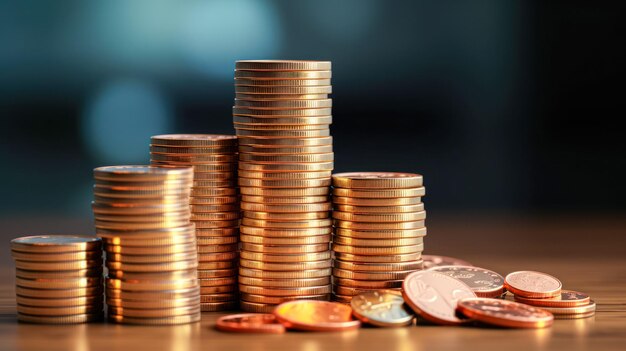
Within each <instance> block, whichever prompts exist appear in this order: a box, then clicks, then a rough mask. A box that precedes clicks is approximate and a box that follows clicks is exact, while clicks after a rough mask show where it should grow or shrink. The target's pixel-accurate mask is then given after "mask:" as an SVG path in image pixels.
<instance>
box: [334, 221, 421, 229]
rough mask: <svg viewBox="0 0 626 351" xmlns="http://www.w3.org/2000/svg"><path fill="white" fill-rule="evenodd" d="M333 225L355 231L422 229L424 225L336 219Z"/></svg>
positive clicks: (418, 222)
mask: <svg viewBox="0 0 626 351" xmlns="http://www.w3.org/2000/svg"><path fill="white" fill-rule="evenodd" d="M333 225H334V226H335V227H338V228H347V229H355V230H387V229H390V230H395V229H419V228H424V226H425V225H426V223H425V222H424V221H412V222H386V223H373V222H349V221H341V220H338V219H335V220H333Z"/></svg>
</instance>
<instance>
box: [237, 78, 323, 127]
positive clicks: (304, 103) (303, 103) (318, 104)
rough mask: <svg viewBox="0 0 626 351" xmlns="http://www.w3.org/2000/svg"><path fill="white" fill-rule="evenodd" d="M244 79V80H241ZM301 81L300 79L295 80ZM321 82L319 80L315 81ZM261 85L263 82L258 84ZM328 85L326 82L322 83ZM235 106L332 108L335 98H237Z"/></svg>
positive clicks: (254, 107)
mask: <svg viewBox="0 0 626 351" xmlns="http://www.w3.org/2000/svg"><path fill="white" fill-rule="evenodd" d="M241 81H243V80H241ZM294 82H297V83H300V82H299V81H294ZM313 82H314V83H315V82H319V81H313ZM257 85H261V84H257ZM321 85H326V84H321ZM235 106H237V107H247V108H251V109H299V108H302V109H304V108H330V107H333V99H320V100H270V101H257V100H240V99H235ZM235 122H236V120H235Z"/></svg>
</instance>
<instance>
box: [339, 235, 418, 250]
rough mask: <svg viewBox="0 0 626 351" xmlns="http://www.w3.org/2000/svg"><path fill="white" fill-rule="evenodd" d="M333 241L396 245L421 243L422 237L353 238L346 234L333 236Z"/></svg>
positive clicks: (359, 244)
mask: <svg viewBox="0 0 626 351" xmlns="http://www.w3.org/2000/svg"><path fill="white" fill-rule="evenodd" d="M333 243H335V244H338V245H349V246H363V247H379V248H382V247H396V246H410V245H423V244H424V239H423V238H422V237H420V238H404V239H355V238H351V237H347V236H334V237H333Z"/></svg>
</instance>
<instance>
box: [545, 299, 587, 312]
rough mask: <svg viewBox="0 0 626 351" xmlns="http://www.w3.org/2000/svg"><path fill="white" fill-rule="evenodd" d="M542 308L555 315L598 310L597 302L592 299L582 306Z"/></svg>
mask: <svg viewBox="0 0 626 351" xmlns="http://www.w3.org/2000/svg"><path fill="white" fill-rule="evenodd" d="M541 309H543V310H546V311H548V312H550V313H552V314H553V315H555V316H556V315H561V314H566V315H571V314H585V313H592V312H595V311H596V303H595V302H594V301H593V300H590V301H589V303H588V304H586V305H582V306H573V307H545V306H544V307H541Z"/></svg>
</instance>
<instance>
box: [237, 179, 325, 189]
mask: <svg viewBox="0 0 626 351" xmlns="http://www.w3.org/2000/svg"><path fill="white" fill-rule="evenodd" d="M239 185H241V186H254V187H261V188H281V189H284V188H313V187H323V186H329V185H330V179H278V180H263V179H251V178H239Z"/></svg>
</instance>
